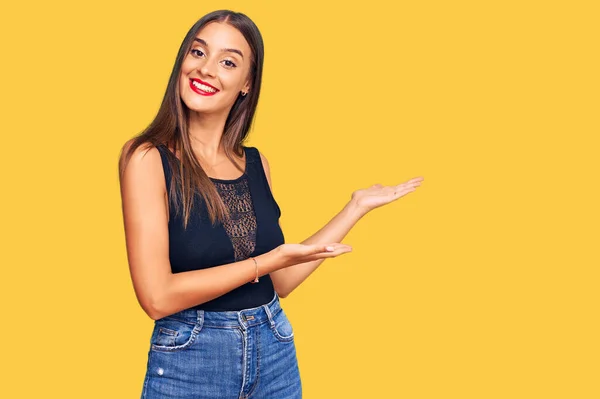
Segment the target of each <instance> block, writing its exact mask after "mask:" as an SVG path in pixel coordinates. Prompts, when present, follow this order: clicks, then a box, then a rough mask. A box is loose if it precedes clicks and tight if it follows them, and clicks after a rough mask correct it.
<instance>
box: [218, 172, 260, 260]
mask: <svg viewBox="0 0 600 399" xmlns="http://www.w3.org/2000/svg"><path fill="white" fill-rule="evenodd" d="M213 183H214V184H215V186H216V188H217V191H218V192H219V194H220V196H221V198H222V199H223V202H224V203H225V206H227V208H228V209H229V213H230V218H229V220H227V221H226V222H225V223H223V226H224V227H225V231H226V232H227V235H228V236H229V239H230V240H231V243H232V244H233V249H234V253H235V260H236V261H240V260H244V259H248V257H249V256H250V254H252V252H253V251H254V248H255V246H256V215H255V212H254V207H253V204H252V197H251V196H250V189H249V187H248V179H247V178H246V177H245V175H244V178H243V179H241V180H239V181H236V182H235V183H220V182H216V181H213Z"/></svg>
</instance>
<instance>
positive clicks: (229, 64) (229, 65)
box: [223, 60, 237, 68]
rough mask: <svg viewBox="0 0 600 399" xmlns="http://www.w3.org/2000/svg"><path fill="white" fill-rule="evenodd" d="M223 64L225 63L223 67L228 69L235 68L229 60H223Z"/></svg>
mask: <svg viewBox="0 0 600 399" xmlns="http://www.w3.org/2000/svg"><path fill="white" fill-rule="evenodd" d="M223 62H225V65H226V66H227V67H229V68H235V67H236V66H237V65H235V64H234V63H233V62H232V61H230V60H223Z"/></svg>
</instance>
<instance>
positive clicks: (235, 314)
mask: <svg viewBox="0 0 600 399" xmlns="http://www.w3.org/2000/svg"><path fill="white" fill-rule="evenodd" d="M280 310H281V304H280V302H279V295H277V292H275V295H273V299H271V301H270V302H269V303H266V304H264V305H261V306H258V307H255V308H248V309H242V310H231V311H222V312H216V311H207V310H202V309H184V310H181V311H179V312H177V313H173V314H172V315H170V316H167V317H171V318H176V319H180V320H183V321H186V322H190V323H200V324H203V325H205V326H216V327H237V326H240V325H241V326H242V327H243V328H247V327H251V326H253V325H257V324H262V323H264V322H266V321H269V322H270V323H271V324H272V323H273V315H275V314H277V312H279V311H280Z"/></svg>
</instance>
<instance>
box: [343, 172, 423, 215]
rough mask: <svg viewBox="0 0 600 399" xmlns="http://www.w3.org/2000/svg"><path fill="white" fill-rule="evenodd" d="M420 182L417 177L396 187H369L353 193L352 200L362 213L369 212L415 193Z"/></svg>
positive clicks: (420, 179)
mask: <svg viewBox="0 0 600 399" xmlns="http://www.w3.org/2000/svg"><path fill="white" fill-rule="evenodd" d="M421 181H423V177H421V176H419V177H415V178H412V179H410V180H408V181H406V182H404V183H400V184H398V185H397V186H384V185H381V184H374V185H372V186H371V187H368V188H363V189H360V190H356V191H355V192H353V193H352V200H353V201H355V203H356V205H357V206H358V207H359V208H360V209H362V210H363V211H364V212H369V211H371V210H373V209H375V208H378V207H380V206H382V205H385V204H389V203H390V202H392V201H395V200H397V199H398V198H400V197H403V196H405V195H406V194H408V193H410V192H413V191H415V190H416V189H417V187H418V186H420V185H421Z"/></svg>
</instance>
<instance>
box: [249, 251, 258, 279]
mask: <svg viewBox="0 0 600 399" xmlns="http://www.w3.org/2000/svg"><path fill="white" fill-rule="evenodd" d="M251 258H252V257H251ZM252 260H253V261H254V266H255V269H256V278H255V279H254V280H252V281H250V282H251V283H258V263H257V262H256V259H254V258H252Z"/></svg>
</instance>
